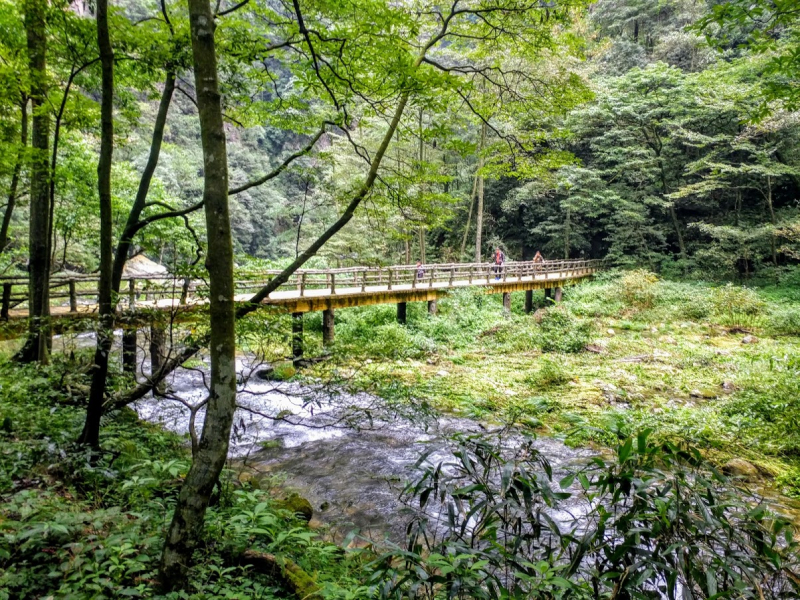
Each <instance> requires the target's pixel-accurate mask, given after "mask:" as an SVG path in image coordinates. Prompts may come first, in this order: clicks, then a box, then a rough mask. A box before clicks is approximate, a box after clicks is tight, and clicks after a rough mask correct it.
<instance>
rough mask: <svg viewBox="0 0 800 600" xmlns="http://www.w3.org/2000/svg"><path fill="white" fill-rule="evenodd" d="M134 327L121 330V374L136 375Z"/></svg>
mask: <svg viewBox="0 0 800 600" xmlns="http://www.w3.org/2000/svg"><path fill="white" fill-rule="evenodd" d="M136 350H137V347H136V327H124V328H123V329H122V372H123V373H136Z"/></svg>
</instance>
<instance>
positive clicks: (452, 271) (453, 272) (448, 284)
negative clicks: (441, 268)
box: [447, 267, 456, 287]
mask: <svg viewBox="0 0 800 600" xmlns="http://www.w3.org/2000/svg"><path fill="white" fill-rule="evenodd" d="M455 274H456V268H455V267H450V280H449V281H448V282H447V287H453V277H455Z"/></svg>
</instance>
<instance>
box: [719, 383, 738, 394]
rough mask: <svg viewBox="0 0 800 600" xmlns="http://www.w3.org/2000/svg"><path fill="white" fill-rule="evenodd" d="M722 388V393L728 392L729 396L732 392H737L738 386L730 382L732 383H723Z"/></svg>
mask: <svg viewBox="0 0 800 600" xmlns="http://www.w3.org/2000/svg"><path fill="white" fill-rule="evenodd" d="M721 387H722V391H724V392H727V393H729V394H730V393H731V392H735V391H736V386H735V385H733V383H732V382H730V381H723V382H722V386H721Z"/></svg>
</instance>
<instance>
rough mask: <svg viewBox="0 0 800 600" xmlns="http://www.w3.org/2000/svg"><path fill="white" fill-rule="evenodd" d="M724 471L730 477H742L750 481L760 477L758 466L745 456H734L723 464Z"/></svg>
mask: <svg viewBox="0 0 800 600" xmlns="http://www.w3.org/2000/svg"><path fill="white" fill-rule="evenodd" d="M722 472H723V473H725V474H726V475H728V476H730V477H741V478H742V479H746V480H748V481H753V480H756V479H758V478H759V472H758V467H756V466H755V465H754V464H753V463H751V462H750V461H748V460H745V459H743V458H732V459H730V460H729V461H728V462H726V463H725V464H724V465H723V466H722Z"/></svg>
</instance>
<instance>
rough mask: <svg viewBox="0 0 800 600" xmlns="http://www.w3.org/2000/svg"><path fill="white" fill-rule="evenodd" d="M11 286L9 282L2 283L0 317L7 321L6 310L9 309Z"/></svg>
mask: <svg viewBox="0 0 800 600" xmlns="http://www.w3.org/2000/svg"><path fill="white" fill-rule="evenodd" d="M11 286H12V284H10V283H4V284H3V307H2V308H1V309H0V319H2V320H3V321H8V311H9V310H11Z"/></svg>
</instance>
